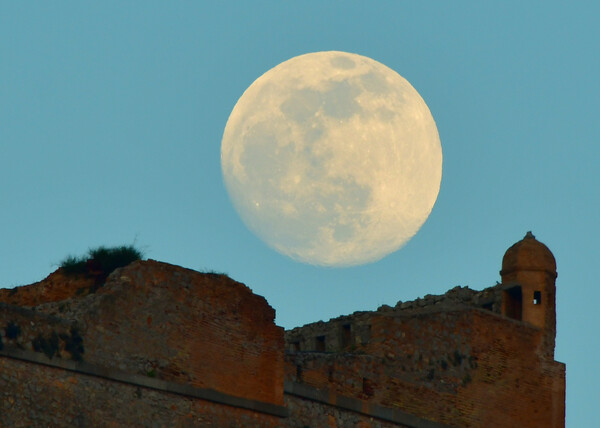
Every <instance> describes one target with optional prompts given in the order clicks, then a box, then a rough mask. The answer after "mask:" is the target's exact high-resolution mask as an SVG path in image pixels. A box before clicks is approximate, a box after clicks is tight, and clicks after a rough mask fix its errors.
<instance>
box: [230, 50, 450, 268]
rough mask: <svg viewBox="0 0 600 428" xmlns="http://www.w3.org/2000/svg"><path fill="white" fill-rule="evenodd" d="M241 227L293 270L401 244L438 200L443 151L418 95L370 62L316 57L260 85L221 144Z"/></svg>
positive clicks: (335, 55)
mask: <svg viewBox="0 0 600 428" xmlns="http://www.w3.org/2000/svg"><path fill="white" fill-rule="evenodd" d="M221 165H222V170H223V177H224V180H225V184H226V187H227V190H228V192H229V194H230V196H231V199H232V201H233V204H234V206H235V208H236V210H237V211H238V213H239V214H240V216H241V218H242V220H243V221H244V222H245V223H246V225H247V226H248V227H249V228H250V229H251V230H252V231H253V232H254V233H256V234H257V235H258V236H259V237H260V238H261V239H263V240H264V241H265V242H266V243H267V244H268V245H269V246H271V247H272V248H274V249H275V250H277V251H279V252H281V253H283V254H286V255H288V256H290V257H292V258H294V259H296V260H299V261H302V262H306V263H311V264H317V265H324V266H349V265H356V264H363V263H367V262H371V261H375V260H377V259H380V258H381V257H384V256H385V255H387V254H389V253H390V252H392V251H395V250H397V249H398V248H400V247H401V246H402V245H404V244H405V243H406V242H407V241H408V240H409V239H410V238H411V237H412V236H413V235H414V234H415V233H416V232H417V231H418V230H419V228H420V227H421V225H422V224H423V223H424V222H425V220H426V219H427V217H428V216H429V214H430V212H431V209H432V208H433V205H434V203H435V200H436V198H437V195H438V192H439V187H440V181H441V173H442V151H441V145H440V141H439V136H438V133H437V128H436V126H435V122H434V120H433V117H432V116H431V113H430V111H429V109H428V108H427V105H426V104H425V102H424V101H423V99H422V98H421V97H420V95H419V94H418V93H417V91H416V90H415V89H414V88H413V87H412V86H411V85H410V84H409V83H408V82H407V81H406V80H405V79H404V78H402V77H401V76H400V75H398V74H397V73H396V72H394V71H393V70H391V69H389V68H387V67H386V66H384V65H383V64H381V63H378V62H376V61H374V60H372V59H370V58H367V57H364V56H360V55H356V54H349V53H344V52H317V53H312V54H306V55H301V56H299V57H295V58H292V59H290V60H288V61H285V62H283V63H282V64H280V65H278V66H276V67H275V68H273V69H271V70H269V71H268V72H266V73H265V74H264V75H262V76H261V77H259V78H258V79H257V80H256V81H255V82H254V83H253V84H252V85H251V86H250V87H249V88H248V89H247V90H246V91H245V92H244V94H243V95H242V97H241V98H240V99H239V101H238V102H237V104H236V106H235V108H234V109H233V111H232V113H231V115H230V117H229V120H228V122H227V125H226V127H225V132H224V134H223V140H222V146H221Z"/></svg>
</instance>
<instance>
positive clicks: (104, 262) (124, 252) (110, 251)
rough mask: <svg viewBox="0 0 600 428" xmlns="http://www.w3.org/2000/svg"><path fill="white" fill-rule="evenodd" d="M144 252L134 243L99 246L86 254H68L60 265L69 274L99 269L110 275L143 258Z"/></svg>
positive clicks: (85, 272)
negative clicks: (117, 245) (108, 246)
mask: <svg viewBox="0 0 600 428" xmlns="http://www.w3.org/2000/svg"><path fill="white" fill-rule="evenodd" d="M142 257H143V253H142V252H141V251H140V250H138V249H137V248H135V247H134V246H133V245H123V246H120V247H111V248H107V247H98V248H94V249H90V250H89V251H88V252H87V254H86V255H85V256H81V257H74V256H68V257H66V258H65V259H64V260H63V261H62V262H61V263H60V267H61V268H62V269H63V271H64V272H65V273H67V274H87V273H90V270H91V269H93V270H99V271H101V272H102V273H103V274H104V275H105V276H108V275H109V274H110V273H111V272H112V271H114V270H115V269H117V268H120V267H123V266H127V265H128V264H130V263H132V262H134V261H136V260H141V259H142Z"/></svg>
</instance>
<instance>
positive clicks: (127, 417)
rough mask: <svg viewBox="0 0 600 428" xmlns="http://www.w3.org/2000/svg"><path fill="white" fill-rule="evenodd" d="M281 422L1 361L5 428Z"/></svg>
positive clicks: (0, 420)
mask: <svg viewBox="0 0 600 428" xmlns="http://www.w3.org/2000/svg"><path fill="white" fill-rule="evenodd" d="M44 358H45V357H44ZM107 374H108V373H107ZM280 421H281V417H279V416H275V415H269V414H266V413H263V412H257V411H256V410H249V409H244V408H240V407H234V406H228V405H223V404H220V403H216V402H213V401H208V400H202V399H197V398H193V397H188V396H186V395H184V394H180V393H171V392H167V391H164V390H158V389H154V388H149V387H145V386H140V385H134V384H129V383H125V382H118V381H114V380H111V379H104V378H101V377H98V376H89V375H86V374H83V373H81V372H73V371H70V370H64V369H61V368H56V367H50V366H47V365H43V364H33V363H30V362H26V361H22V360H18V359H15V358H6V357H4V358H1V357H0V426H3V427H14V428H19V427H32V426H39V427H42V426H52V427H59V428H60V427H81V428H83V427H115V428H116V427H128V426H136V427H157V428H158V427H165V428H167V427H168V428H171V427H190V428H191V427H215V428H221V427H232V428H233V427H254V426H257V427H278V426H280Z"/></svg>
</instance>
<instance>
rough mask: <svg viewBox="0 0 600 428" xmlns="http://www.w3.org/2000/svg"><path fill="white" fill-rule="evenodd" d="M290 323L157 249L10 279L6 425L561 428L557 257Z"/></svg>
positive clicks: (1, 409)
mask: <svg viewBox="0 0 600 428" xmlns="http://www.w3.org/2000/svg"><path fill="white" fill-rule="evenodd" d="M500 275H501V279H502V282H501V283H498V284H497V285H495V286H493V287H490V288H486V289H484V290H482V291H475V290H472V289H470V288H468V287H455V288H453V289H452V290H450V291H448V292H447V293H446V294H444V295H441V296H431V295H428V296H425V297H424V298H422V299H417V300H416V301H413V302H398V303H397V304H396V305H395V306H394V307H391V306H386V305H384V306H382V307H380V308H379V309H378V310H377V311H372V312H357V313H354V314H352V315H347V316H341V317H338V318H335V319H332V320H330V321H328V322H317V323H313V324H308V325H305V326H303V327H298V328H295V329H293V330H289V331H284V330H283V329H282V328H281V327H278V326H276V325H275V323H274V319H275V311H274V310H273V309H272V308H271V307H270V306H269V304H268V303H267V301H266V300H265V299H264V298H263V297H261V296H257V295H255V294H253V293H252V291H251V290H250V289H249V288H248V287H246V286H245V285H244V284H241V283H239V282H236V281H234V280H232V279H230V278H229V277H227V276H225V275H218V274H207V273H199V272H195V271H192V270H189V269H184V268H181V267H178V266H173V265H169V264H166V263H161V262H157V261H153V260H148V261H137V262H134V263H132V264H130V265H128V266H126V267H124V268H120V269H117V270H115V271H114V272H113V273H112V274H110V276H109V277H108V279H107V280H106V282H105V283H104V284H103V286H101V287H99V288H98V284H97V283H95V279H94V278H93V277H90V276H86V275H85V274H78V275H68V274H66V273H65V272H63V271H62V269H59V270H57V271H56V272H54V273H52V274H51V275H50V276H48V278H46V279H45V280H43V281H41V282H38V283H35V284H32V285H28V286H23V287H17V288H15V289H1V290H0V426H2V427H37V426H40V427H41V426H53V427H96V426H102V427H104V426H109V427H117V426H119V427H120V426H141V427H299V428H300V427H312V428H320V427H344V428H346V427H362V428H367V427H425V428H427V427H431V428H438V427H439V428H441V427H486V428H487V427H521V428H526V427H548V428H558V427H564V420H565V365H564V364H562V363H559V362H556V361H555V360H554V340H555V334H556V310H555V295H556V289H555V280H556V263H555V260H554V257H553V255H552V253H551V252H550V250H548V248H547V247H546V246H545V245H544V244H542V243H540V242H539V241H537V240H536V239H535V237H534V236H533V235H532V234H531V233H528V234H527V235H526V236H525V238H524V239H523V240H521V241H519V242H517V243H516V244H514V245H513V246H512V247H511V248H509V249H508V251H507V252H506V254H505V255H504V259H503V260H502V270H501V271H500Z"/></svg>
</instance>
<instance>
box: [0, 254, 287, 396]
mask: <svg viewBox="0 0 600 428" xmlns="http://www.w3.org/2000/svg"><path fill="white" fill-rule="evenodd" d="M37 303H39V301H38V302H37ZM32 309H34V310H35V311H33V310H32V311H29V312H27V314H25V313H24V314H23V315H19V313H18V312H19V311H18V310H12V311H3V312H2V314H1V315H0V326H2V325H5V327H6V325H8V324H9V323H12V324H14V325H15V328H18V329H20V331H21V334H20V335H19V337H17V338H16V339H15V340H16V342H15V344H16V345H17V346H22V347H23V349H30V350H34V348H35V343H34V340H35V338H36V337H38V336H39V337H41V338H42V339H43V340H44V343H50V344H51V346H54V345H52V343H53V342H56V341H55V340H54V339H55V338H56V337H58V338H59V343H58V344H57V345H56V346H54V347H58V348H59V349H57V352H56V353H55V355H53V356H56V357H58V358H60V357H66V358H69V357H70V354H69V353H68V352H65V351H64V350H65V346H66V345H65V344H63V343H62V342H61V340H60V338H61V337H63V336H65V335H66V334H70V335H71V336H73V335H74V334H76V335H77V340H79V342H80V345H81V352H80V353H79V355H77V357H78V358H81V359H83V360H84V361H86V362H88V363H93V364H97V365H100V366H103V367H107V368H114V369H119V370H122V371H127V372H130V373H135V374H142V375H147V376H152V377H156V378H159V379H164V380H168V381H174V382H180V383H188V384H190V385H193V386H196V387H199V388H212V389H215V390H218V391H221V392H224V393H227V394H231V395H237V396H241V397H245V398H248V399H253V400H258V401H263V402H267V403H273V404H278V405H280V404H283V354H282V351H281V350H282V349H283V343H284V342H283V329H281V328H280V327H277V326H276V325H275V324H274V318H275V311H274V310H273V309H272V308H271V307H270V306H269V305H268V303H267V302H266V300H265V299H264V298H263V297H261V296H257V295H255V294H253V293H252V292H251V291H250V290H249V289H248V288H247V287H246V286H245V285H243V284H241V283H238V282H236V281H233V280H231V279H230V278H228V277H226V276H223V275H214V274H201V273H198V272H194V271H191V270H188V269H183V268H180V267H177V266H172V265H168V264H166V263H159V262H155V261H138V262H134V263H132V264H131V265H129V266H127V267H125V268H121V269H117V270H116V271H114V272H113V273H112V274H111V275H110V277H109V278H108V281H107V282H106V284H105V285H104V286H103V287H101V288H100V289H98V290H97V292H95V293H93V294H88V295H83V296H77V295H76V296H75V297H73V298H69V299H66V300H62V301H50V302H47V303H41V304H38V305H37V306H35V307H33V308H32ZM23 310H24V311H26V310H25V309H23ZM36 317H37V318H40V317H42V318H44V321H43V322H37V321H36V319H37V318H36ZM30 318H31V319H30ZM12 324H11V325H12ZM72 326H76V328H75V329H74V330H73V331H71V330H72V328H71V327H72ZM59 327H60V328H59ZM5 330H6V328H5ZM4 333H5V336H6V331H5V332H4ZM71 336H70V337H71ZM65 337H66V336H65ZM5 341H6V339H5ZM18 341H22V343H21V342H18Z"/></svg>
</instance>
